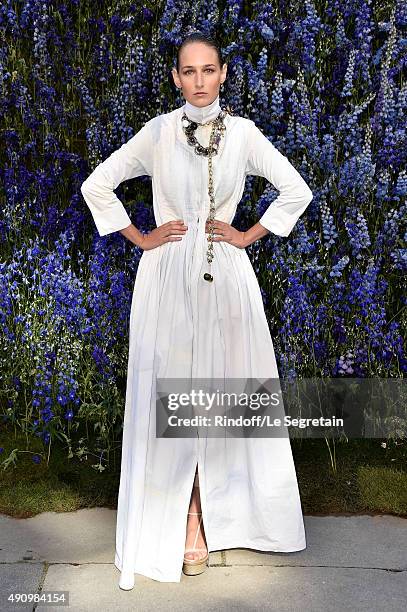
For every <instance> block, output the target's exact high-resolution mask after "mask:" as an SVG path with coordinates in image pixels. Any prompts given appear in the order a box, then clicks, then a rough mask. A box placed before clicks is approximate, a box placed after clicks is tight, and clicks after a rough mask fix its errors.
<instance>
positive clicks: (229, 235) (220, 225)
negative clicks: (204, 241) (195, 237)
mask: <svg viewBox="0 0 407 612" xmlns="http://www.w3.org/2000/svg"><path fill="white" fill-rule="evenodd" d="M205 232H206V233H207V234H209V221H208V220H206V225H205ZM213 233H214V236H213V241H214V242H220V241H223V242H229V244H232V245H233V246H235V247H238V248H239V249H244V248H245V247H246V246H247V240H246V237H245V232H241V231H239V230H237V229H236V228H235V227H233V225H230V224H229V223H226V222H225V221H219V220H218V219H214V223H213Z"/></svg>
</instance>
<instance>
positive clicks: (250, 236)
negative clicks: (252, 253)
mask: <svg viewBox="0 0 407 612" xmlns="http://www.w3.org/2000/svg"><path fill="white" fill-rule="evenodd" d="M269 233H270V232H269V230H268V229H266V228H265V227H263V225H261V224H260V223H259V222H257V223H255V225H253V226H252V227H251V228H250V229H248V230H246V231H245V232H243V244H244V247H245V248H246V247H248V246H250V245H251V244H253V242H256V240H259V239H260V238H263V236H267V234H269Z"/></svg>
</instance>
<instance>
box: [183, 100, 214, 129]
mask: <svg viewBox="0 0 407 612" xmlns="http://www.w3.org/2000/svg"><path fill="white" fill-rule="evenodd" d="M183 110H184V112H185V114H186V116H187V117H188V119H190V120H191V121H195V122H196V123H207V122H208V121H212V120H213V119H216V117H217V116H218V115H219V113H220V111H221V110H222V109H221V107H220V104H219V95H218V96H217V97H216V98H215V99H214V101H213V102H211V103H210V104H207V105H206V106H195V104H191V102H188V100H187V101H186V102H185V104H184V106H183Z"/></svg>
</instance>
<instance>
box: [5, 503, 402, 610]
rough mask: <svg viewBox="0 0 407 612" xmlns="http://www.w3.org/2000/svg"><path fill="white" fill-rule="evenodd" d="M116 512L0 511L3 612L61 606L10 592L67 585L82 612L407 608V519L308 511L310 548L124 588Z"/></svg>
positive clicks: (220, 555)
mask: <svg viewBox="0 0 407 612" xmlns="http://www.w3.org/2000/svg"><path fill="white" fill-rule="evenodd" d="M115 522H116V512H115V511H114V510H109V509H106V508H92V509H84V510H79V511H77V512H72V513H66V514H64V513H62V514H56V513H54V512H46V513H43V514H39V515H37V516H35V517H33V518H30V519H13V518H10V517H7V516H5V515H0V561H1V565H0V572H1V573H0V610H1V612H3V611H5V612H11V611H12V610H34V609H35V610H37V611H38V612H50V611H51V610H56V611H57V610H61V609H64V607H61V606H60V605H58V606H56V605H55V604H52V605H46V606H45V605H43V604H42V603H39V604H33V603H31V604H24V605H21V604H20V605H18V606H17V604H15V603H12V602H10V601H8V600H7V599H8V596H9V595H10V593H39V592H40V591H42V592H44V591H68V592H69V606H65V609H69V610H73V611H75V612H87V611H91V612H96V611H97V612H104V611H105V610H108V611H109V612H110V611H111V610H119V611H121V612H122V611H131V610H135V611H137V612H143V611H148V612H150V611H154V612H155V611H156V610H158V611H164V612H167V611H175V610H176V611H177V612H183V611H184V610H185V611H186V610H188V611H189V612H200V611H203V610H216V611H218V610H220V611H223V610H224V611H226V610H227V611H228V612H229V611H231V610H239V611H246V610H247V611H250V612H251V611H253V610H277V611H279V612H285V611H290V612H297V611H298V612H300V611H301V612H306V611H308V610H309V611H310V612H319V611H321V612H322V611H324V612H331V611H332V612H341V611H343V610H349V611H352V612H355V611H357V612H363V611H366V612H373V611H376V610H377V611H380V612H381V611H382V610H386V612H389V611H397V612H399V611H400V612H401V611H402V610H403V612H404V610H406V603H407V520H406V519H403V518H399V517H394V516H386V515H383V516H368V515H362V516H323V517H320V516H305V529H306V535H307V549H306V550H304V551H300V552H296V553H264V552H255V551H252V550H249V549H233V550H227V551H219V552H214V553H211V554H210V567H209V568H208V569H207V571H206V572H205V573H203V574H201V575H199V576H184V574H183V575H182V578H181V582H180V583H162V582H157V581H155V580H151V579H150V578H146V577H144V576H141V575H139V574H136V585H135V587H134V589H133V590H132V591H122V590H121V589H119V587H118V581H119V571H118V570H117V569H116V568H115V566H114V565H113V557H114V538H115Z"/></svg>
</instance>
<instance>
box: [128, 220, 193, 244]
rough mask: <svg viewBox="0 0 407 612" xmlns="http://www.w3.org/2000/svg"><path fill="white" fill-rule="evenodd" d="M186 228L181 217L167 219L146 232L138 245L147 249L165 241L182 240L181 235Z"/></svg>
mask: <svg viewBox="0 0 407 612" xmlns="http://www.w3.org/2000/svg"><path fill="white" fill-rule="evenodd" d="M187 229H188V227H187V226H186V225H185V224H184V222H183V220H182V219H178V220H176V221H167V223H163V224H162V225H159V226H158V227H156V228H154V229H153V230H152V231H151V232H149V233H148V234H145V235H144V238H143V240H142V242H141V244H139V245H138V246H139V247H140V248H142V249H143V250H144V251H149V250H151V249H155V248H156V247H158V246H160V245H161V244H164V243H165V242H174V241H175V240H177V241H179V240H182V236H183V235H184V234H185V232H186V231H187ZM180 234H181V235H180Z"/></svg>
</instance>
